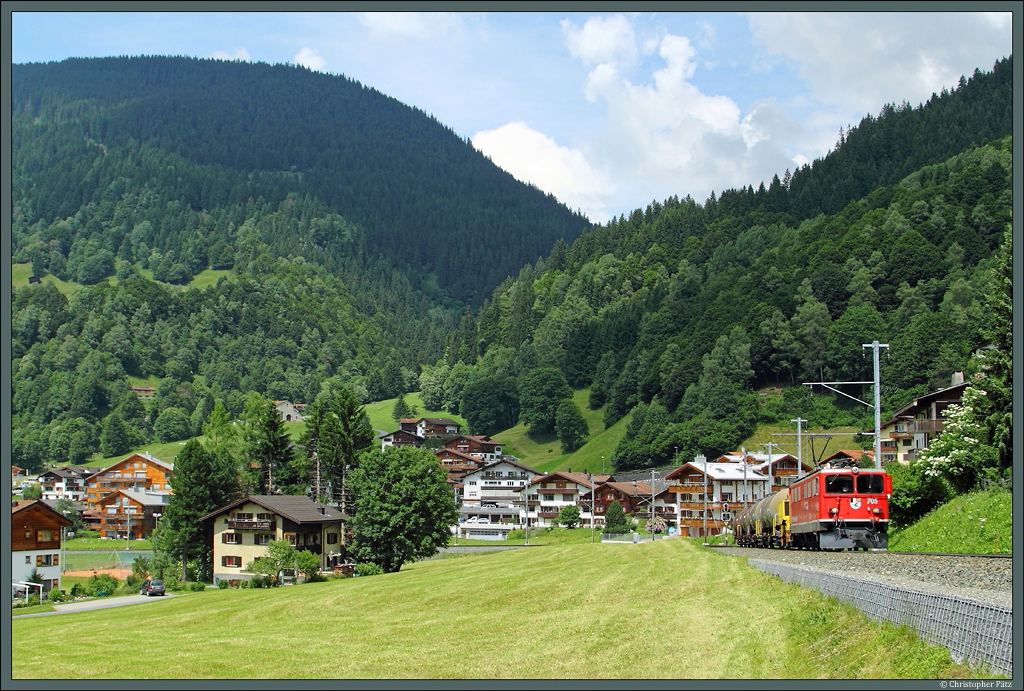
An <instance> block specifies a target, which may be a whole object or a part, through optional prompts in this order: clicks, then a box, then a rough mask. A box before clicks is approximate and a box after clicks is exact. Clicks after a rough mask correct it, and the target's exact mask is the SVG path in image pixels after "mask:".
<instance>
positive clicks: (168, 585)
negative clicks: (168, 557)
mask: <svg viewBox="0 0 1024 691" xmlns="http://www.w3.org/2000/svg"><path fill="white" fill-rule="evenodd" d="M181 588H182V585H181V579H180V578H178V575H177V574H174V575H171V576H166V577H164V590H173V591H175V592H177V591H178V590H181Z"/></svg>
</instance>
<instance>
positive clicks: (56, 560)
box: [53, 554, 60, 566]
mask: <svg viewBox="0 0 1024 691" xmlns="http://www.w3.org/2000/svg"><path fill="white" fill-rule="evenodd" d="M53 565H54V566H60V555H59V554H54V555H53Z"/></svg>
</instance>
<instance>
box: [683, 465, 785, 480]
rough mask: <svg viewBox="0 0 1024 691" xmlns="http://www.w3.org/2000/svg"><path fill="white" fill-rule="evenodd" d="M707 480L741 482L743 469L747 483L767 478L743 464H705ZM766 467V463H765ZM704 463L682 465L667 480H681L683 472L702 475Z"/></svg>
mask: <svg viewBox="0 0 1024 691" xmlns="http://www.w3.org/2000/svg"><path fill="white" fill-rule="evenodd" d="M706 465H707V471H708V479H710V480H712V481H714V480H718V481H720V482H732V481H735V480H739V481H740V482H742V481H743V478H744V468H746V479H747V482H765V481H767V480H768V476H767V475H764V474H762V473H761V472H759V470H758V469H757V468H753V467H751V466H749V465H747V464H744V463H707V464H706ZM765 465H767V463H765ZM704 467H705V464H704V463H684V464H683V465H681V466H679V467H678V468H677V469H675V470H673V471H672V472H671V473H669V479H675V480H678V479H680V478H682V476H683V473H684V472H690V473H694V472H695V473H699V474H703V473H704Z"/></svg>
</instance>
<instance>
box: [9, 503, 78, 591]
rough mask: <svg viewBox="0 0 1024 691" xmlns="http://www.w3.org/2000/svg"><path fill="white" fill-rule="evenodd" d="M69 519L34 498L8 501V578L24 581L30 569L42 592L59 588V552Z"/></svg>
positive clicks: (69, 522) (69, 523) (30, 573)
mask: <svg viewBox="0 0 1024 691" xmlns="http://www.w3.org/2000/svg"><path fill="white" fill-rule="evenodd" d="M70 525H71V521H70V520H69V519H67V518H66V517H64V516H62V515H61V514H60V513H59V512H58V511H56V510H55V509H53V508H52V507H50V506H48V505H47V504H46V503H45V502H42V501H40V500H38V499H34V500H29V501H17V502H13V503H12V504H11V581H12V584H13V583H14V582H21V581H28V580H29V578H30V577H31V576H32V571H33V570H34V571H35V572H36V573H37V574H39V575H40V576H41V577H42V579H43V584H42V585H43V594H44V595H45V594H46V593H48V592H49V591H50V590H51V589H53V588H57V589H60V551H61V542H62V541H63V537H64V535H63V533H64V529H65V528H67V527H68V526H70Z"/></svg>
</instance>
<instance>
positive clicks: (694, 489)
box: [668, 482, 711, 494]
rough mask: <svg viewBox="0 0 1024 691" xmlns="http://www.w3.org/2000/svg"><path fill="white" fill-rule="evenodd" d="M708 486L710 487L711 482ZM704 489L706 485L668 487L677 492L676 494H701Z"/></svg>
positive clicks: (669, 489)
mask: <svg viewBox="0 0 1024 691" xmlns="http://www.w3.org/2000/svg"><path fill="white" fill-rule="evenodd" d="M707 486H708V487H710V486H711V483H710V482H709V483H708V484H707ZM704 489H705V486H704V485H669V487H668V491H669V492H675V493H676V494H693V493H697V494H700V493H701V492H703V491H704Z"/></svg>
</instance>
